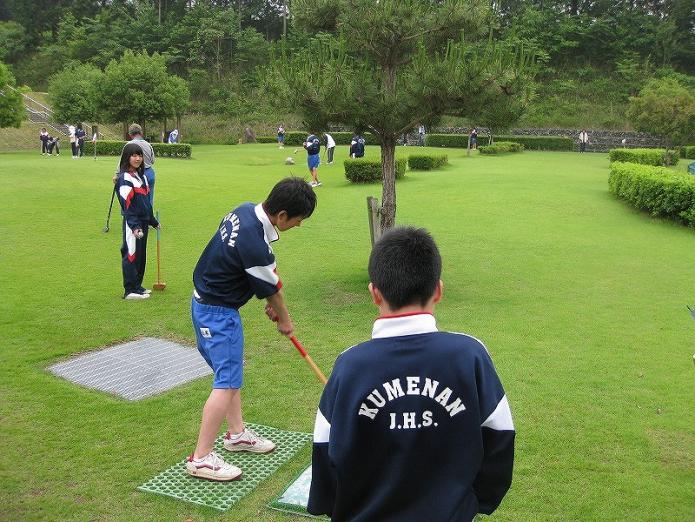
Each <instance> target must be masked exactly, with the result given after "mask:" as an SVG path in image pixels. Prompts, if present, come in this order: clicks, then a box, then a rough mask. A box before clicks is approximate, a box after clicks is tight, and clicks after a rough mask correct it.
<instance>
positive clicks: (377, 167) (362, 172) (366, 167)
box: [343, 158, 407, 183]
mask: <svg viewBox="0 0 695 522" xmlns="http://www.w3.org/2000/svg"><path fill="white" fill-rule="evenodd" d="M343 165H344V166H345V177H346V178H347V179H348V181H350V182H351V183H375V182H377V181H381V161H380V160H366V159H363V158H359V159H346V160H345V161H344V162H343ZM406 165H407V162H406V159H405V158H398V159H396V179H401V178H403V177H404V176H405V169H406Z"/></svg>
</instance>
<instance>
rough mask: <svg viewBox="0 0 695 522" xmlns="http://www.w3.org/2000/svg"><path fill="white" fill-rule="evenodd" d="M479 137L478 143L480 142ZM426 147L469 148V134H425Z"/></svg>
mask: <svg viewBox="0 0 695 522" xmlns="http://www.w3.org/2000/svg"><path fill="white" fill-rule="evenodd" d="M480 141H481V139H480V136H478V142H480ZM425 145H426V146H428V147H450V148H461V149H466V148H468V134H425Z"/></svg>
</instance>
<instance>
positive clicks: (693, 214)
mask: <svg viewBox="0 0 695 522" xmlns="http://www.w3.org/2000/svg"><path fill="white" fill-rule="evenodd" d="M608 188H609V190H610V191H611V192H612V193H613V194H615V195H616V196H617V197H619V198H620V199H624V200H625V201H627V202H628V203H630V204H631V205H632V206H634V207H636V208H638V209H639V210H646V211H647V212H649V213H650V214H651V215H652V216H659V217H666V218H670V219H675V220H676V221H679V222H681V223H685V224H687V225H688V226H695V179H693V178H692V177H691V176H688V175H686V174H682V173H679V172H675V171H673V170H671V169H668V168H666V167H653V166H648V165H639V164H636V163H625V162H621V161H615V162H613V163H611V167H610V174H609V176H608Z"/></svg>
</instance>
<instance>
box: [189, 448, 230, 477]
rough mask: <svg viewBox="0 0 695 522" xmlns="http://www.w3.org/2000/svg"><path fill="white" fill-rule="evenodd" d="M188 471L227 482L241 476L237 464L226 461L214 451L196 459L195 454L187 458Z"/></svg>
mask: <svg viewBox="0 0 695 522" xmlns="http://www.w3.org/2000/svg"><path fill="white" fill-rule="evenodd" d="M186 471H187V472H188V474H189V475H193V476H194V477H197V478H203V479H208V480H217V481H220V482H225V481H228V480H236V479H238V478H240V477H241V470H240V469H239V468H237V467H236V466H234V465H232V464H229V463H228V462H225V461H224V459H223V458H222V457H220V456H219V455H218V454H217V453H215V452H214V451H211V452H210V453H208V454H207V455H206V456H205V457H204V458H202V459H194V458H193V455H191V456H190V457H188V460H186Z"/></svg>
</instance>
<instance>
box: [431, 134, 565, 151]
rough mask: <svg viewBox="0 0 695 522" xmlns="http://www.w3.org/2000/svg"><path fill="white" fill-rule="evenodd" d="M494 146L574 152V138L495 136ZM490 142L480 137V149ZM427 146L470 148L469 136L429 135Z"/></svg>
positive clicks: (484, 137)
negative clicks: (517, 145) (501, 143)
mask: <svg viewBox="0 0 695 522" xmlns="http://www.w3.org/2000/svg"><path fill="white" fill-rule="evenodd" d="M492 139H493V144H495V142H498V141H510V142H514V143H520V144H521V145H523V146H524V149H526V150H573V149H574V142H573V141H572V138H563V137H560V136H507V135H503V136H494V135H493V137H492ZM486 141H489V138H488V137H487V136H480V135H479V136H478V147H480V145H482V144H483V143H485V142H486ZM425 145H427V146H428V147H459V148H464V149H465V148H467V147H468V134H427V135H426V136H425Z"/></svg>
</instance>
